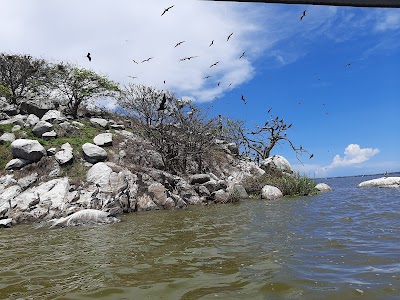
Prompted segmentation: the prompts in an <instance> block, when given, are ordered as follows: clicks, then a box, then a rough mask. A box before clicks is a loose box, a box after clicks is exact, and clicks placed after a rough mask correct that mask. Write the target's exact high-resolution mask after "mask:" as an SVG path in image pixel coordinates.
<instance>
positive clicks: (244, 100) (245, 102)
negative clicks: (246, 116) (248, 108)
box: [242, 95, 247, 105]
mask: <svg viewBox="0 0 400 300" xmlns="http://www.w3.org/2000/svg"><path fill="white" fill-rule="evenodd" d="M242 100H243V102H244V104H245V105H246V104H247V101H246V99H244V96H243V95H242Z"/></svg>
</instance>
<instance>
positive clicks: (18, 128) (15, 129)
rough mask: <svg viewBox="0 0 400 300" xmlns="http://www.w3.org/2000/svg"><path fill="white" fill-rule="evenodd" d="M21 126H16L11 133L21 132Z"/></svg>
mask: <svg viewBox="0 0 400 300" xmlns="http://www.w3.org/2000/svg"><path fill="white" fill-rule="evenodd" d="M21 128H22V127H21V125H14V127H13V128H11V131H12V132H15V131H19V130H21Z"/></svg>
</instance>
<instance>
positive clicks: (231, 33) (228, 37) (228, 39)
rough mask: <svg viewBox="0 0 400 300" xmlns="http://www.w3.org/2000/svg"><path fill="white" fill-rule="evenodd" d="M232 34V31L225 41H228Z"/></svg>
mask: <svg viewBox="0 0 400 300" xmlns="http://www.w3.org/2000/svg"><path fill="white" fill-rule="evenodd" d="M232 34H233V32H232V33H231V34H230V35H228V38H227V39H226V41H229V39H230V38H231V36H232Z"/></svg>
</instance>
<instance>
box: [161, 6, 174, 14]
mask: <svg viewBox="0 0 400 300" xmlns="http://www.w3.org/2000/svg"><path fill="white" fill-rule="evenodd" d="M173 7H174V5H171V6H170V7H167V8H166V9H164V11H163V13H162V14H161V16H163V15H164V14H165V13H166V12H167V11H169V10H170V9H171V8H173Z"/></svg>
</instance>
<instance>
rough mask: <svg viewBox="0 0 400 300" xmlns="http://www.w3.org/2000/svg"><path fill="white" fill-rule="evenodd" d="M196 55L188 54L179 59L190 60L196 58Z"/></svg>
mask: <svg viewBox="0 0 400 300" xmlns="http://www.w3.org/2000/svg"><path fill="white" fill-rule="evenodd" d="M196 57H198V56H189V57H184V58H181V59H180V61H184V60H191V59H192V58H196Z"/></svg>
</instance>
